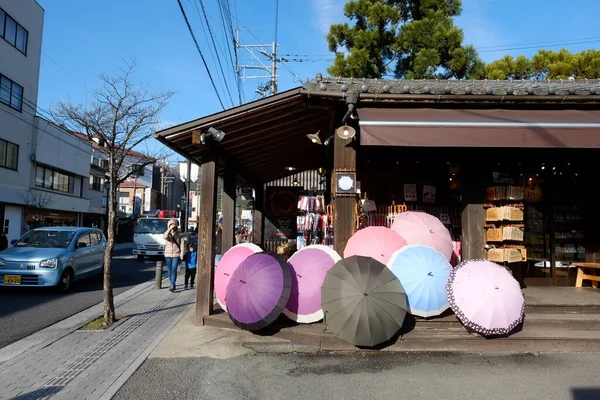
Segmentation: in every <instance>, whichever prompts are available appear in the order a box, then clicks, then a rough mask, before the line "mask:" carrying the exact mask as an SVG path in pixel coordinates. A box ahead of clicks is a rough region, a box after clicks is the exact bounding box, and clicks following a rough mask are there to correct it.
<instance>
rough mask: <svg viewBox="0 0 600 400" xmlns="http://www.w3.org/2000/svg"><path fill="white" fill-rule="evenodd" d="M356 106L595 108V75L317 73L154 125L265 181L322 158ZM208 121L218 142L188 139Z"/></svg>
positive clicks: (160, 136)
mask: <svg viewBox="0 0 600 400" xmlns="http://www.w3.org/2000/svg"><path fill="white" fill-rule="evenodd" d="M352 93H356V94H357V95H358V104H357V107H363V108H364V107H449V108H453V107H457V108H459V107H462V108H464V107H474V106H479V107H484V108H530V109H531V108H544V107H546V108H547V107H553V108H557V107H558V108H575V109H578V108H579V109H586V108H588V109H589V108H594V109H597V106H598V104H599V103H600V80H563V81H560V80H558V81H557V80H552V81H551V80H544V81H542V80H529V81H521V80H507V81H497V80H469V81H467V80H381V79H354V78H327V77H322V76H321V75H320V74H317V76H316V77H315V78H314V79H309V80H307V81H306V82H305V83H304V84H303V85H302V87H298V88H294V89H291V90H288V91H286V92H282V93H278V94H275V95H273V96H270V97H267V98H264V99H260V100H257V101H254V102H251V103H247V104H244V105H241V106H238V107H234V108H231V109H227V110H224V111H222V112H218V113H215V114H212V115H208V116H206V117H203V118H199V119H196V120H193V121H189V122H186V123H184V124H180V125H177V126H174V127H170V128H168V129H165V130H162V131H160V132H157V133H156V134H155V135H154V137H155V138H156V139H157V140H159V141H160V142H161V143H163V144H164V145H166V146H167V147H169V148H171V149H172V150H174V151H176V152H177V153H179V154H181V155H182V156H184V157H186V158H189V159H191V160H192V161H193V162H196V163H198V164H202V163H204V162H206V161H208V160H211V159H218V160H219V174H220V175H221V176H223V175H224V170H225V166H227V165H229V166H230V167H231V168H232V169H234V170H235V171H236V173H237V176H238V183H244V182H247V183H266V182H270V181H273V180H275V179H279V178H282V177H285V176H288V175H290V173H291V172H290V170H288V169H286V168H287V167H293V168H295V170H294V172H301V171H306V170H309V169H316V168H318V167H321V166H323V165H324V161H325V156H326V154H327V148H326V146H320V145H315V144H313V143H311V142H310V140H308V139H307V137H306V135H307V134H311V133H317V132H320V137H321V140H325V139H326V138H327V137H328V136H330V135H331V134H332V133H333V130H334V129H335V128H337V127H338V126H340V125H341V124H342V122H341V121H342V117H343V115H344V114H345V112H346V102H347V101H349V97H351V94H352ZM210 127H213V128H216V129H218V130H220V131H223V132H224V133H225V138H224V139H223V140H222V141H221V142H220V143H215V142H214V141H212V140H210V139H209V140H208V141H207V143H206V144H204V145H201V144H192V137H193V132H194V131H201V132H206V131H207V130H208V129H209V128H210Z"/></svg>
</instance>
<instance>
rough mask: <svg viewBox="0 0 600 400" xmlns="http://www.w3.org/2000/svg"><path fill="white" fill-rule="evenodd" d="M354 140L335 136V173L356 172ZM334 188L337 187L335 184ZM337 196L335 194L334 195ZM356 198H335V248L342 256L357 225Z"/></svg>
mask: <svg viewBox="0 0 600 400" xmlns="http://www.w3.org/2000/svg"><path fill="white" fill-rule="evenodd" d="M351 142H352V140H344V139H341V138H340V137H338V136H337V135H335V136H334V139H333V146H334V148H333V172H334V173H335V171H343V170H346V171H356V151H355V150H354V148H353V147H351V146H350V145H351ZM332 186H335V183H333V185H332ZM332 196H335V193H332ZM355 207H356V198H355V197H335V198H334V200H333V212H334V233H333V234H334V237H333V247H334V249H335V251H337V252H338V253H339V254H340V255H342V254H343V253H344V248H345V247H346V243H347V242H348V239H350V237H351V236H352V235H353V234H354V231H355V225H354V217H355V215H354V214H355Z"/></svg>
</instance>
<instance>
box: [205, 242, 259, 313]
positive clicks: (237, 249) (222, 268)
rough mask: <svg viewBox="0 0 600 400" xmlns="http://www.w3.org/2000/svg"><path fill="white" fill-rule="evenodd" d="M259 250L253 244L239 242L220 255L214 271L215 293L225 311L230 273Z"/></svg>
mask: <svg viewBox="0 0 600 400" xmlns="http://www.w3.org/2000/svg"><path fill="white" fill-rule="evenodd" d="M261 251H262V249H261V248H260V247H258V246H257V245H255V244H252V243H241V244H238V245H236V246H233V247H232V248H230V249H229V250H227V251H226V252H225V254H223V257H221V261H219V267H218V268H217V269H216V271H215V294H216V295H217V302H218V303H219V305H220V306H221V308H222V309H223V310H225V311H227V299H226V297H227V285H228V284H229V280H230V279H231V275H232V274H233V272H234V271H235V270H236V269H237V267H239V266H240V264H241V263H242V261H244V260H245V259H246V258H248V257H249V256H251V255H252V254H255V253H259V252H261Z"/></svg>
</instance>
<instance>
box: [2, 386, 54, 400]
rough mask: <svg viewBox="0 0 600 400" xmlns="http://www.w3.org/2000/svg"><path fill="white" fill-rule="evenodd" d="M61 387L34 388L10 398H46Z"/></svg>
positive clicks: (18, 399)
mask: <svg viewBox="0 0 600 400" xmlns="http://www.w3.org/2000/svg"><path fill="white" fill-rule="evenodd" d="M62 388H63V387H62V386H44V387H43V388H41V389H37V390H34V391H33V392H27V393H23V394H20V395H18V396H16V397H13V398H12V399H11V400H36V399H46V398H48V397H51V396H54V395H55V394H56V393H58V392H60V391H61V389H62Z"/></svg>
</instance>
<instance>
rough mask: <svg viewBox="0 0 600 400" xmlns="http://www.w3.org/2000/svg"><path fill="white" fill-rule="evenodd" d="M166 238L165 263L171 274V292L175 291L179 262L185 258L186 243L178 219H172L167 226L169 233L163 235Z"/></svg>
mask: <svg viewBox="0 0 600 400" xmlns="http://www.w3.org/2000/svg"><path fill="white" fill-rule="evenodd" d="M163 238H165V240H166V243H165V262H166V264H167V271H168V272H169V283H170V287H169V290H170V291H171V292H174V291H175V288H176V282H177V267H178V266H179V261H180V260H181V261H183V260H184V258H185V243H184V240H183V236H182V235H181V232H180V231H179V221H178V220H177V219H176V218H171V219H170V220H169V223H168V224H167V231H166V232H165V233H164V234H163Z"/></svg>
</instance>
